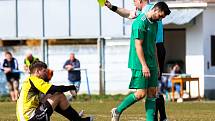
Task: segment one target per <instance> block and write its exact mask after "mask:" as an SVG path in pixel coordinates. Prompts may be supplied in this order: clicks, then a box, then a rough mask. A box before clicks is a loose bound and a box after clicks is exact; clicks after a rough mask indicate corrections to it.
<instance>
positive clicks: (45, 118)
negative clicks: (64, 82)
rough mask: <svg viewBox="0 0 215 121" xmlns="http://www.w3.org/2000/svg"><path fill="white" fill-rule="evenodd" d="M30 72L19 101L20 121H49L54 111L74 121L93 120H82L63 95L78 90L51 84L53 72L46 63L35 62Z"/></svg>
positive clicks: (17, 111) (84, 119) (18, 113)
mask: <svg viewBox="0 0 215 121" xmlns="http://www.w3.org/2000/svg"><path fill="white" fill-rule="evenodd" d="M29 70H30V76H29V77H28V78H27V79H26V80H25V81H24V82H23V85H22V89H21V93H20V97H19V99H18V101H17V108H16V114H17V118H18V121H49V120H50V116H51V115H52V113H53V111H56V112H57V113H59V114H61V115H63V116H64V117H66V118H67V119H69V120H72V121H92V120H93V119H92V117H86V118H81V117H80V116H79V114H78V113H77V112H76V111H75V110H74V109H73V108H72V107H71V106H70V104H69V102H68V100H67V98H66V97H65V95H64V94H63V92H66V91H72V90H73V91H74V90H76V87H75V86H74V85H71V86H55V85H52V84H51V83H49V80H50V79H51V77H52V76H50V74H52V72H51V71H50V70H49V69H48V68H47V65H46V64H45V63H44V62H41V61H35V62H33V63H32V64H31V65H30V67H29ZM50 72H51V73H50Z"/></svg>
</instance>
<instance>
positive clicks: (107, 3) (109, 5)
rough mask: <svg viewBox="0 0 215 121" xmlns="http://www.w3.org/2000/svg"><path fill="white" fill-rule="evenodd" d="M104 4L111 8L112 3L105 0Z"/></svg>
mask: <svg viewBox="0 0 215 121" xmlns="http://www.w3.org/2000/svg"><path fill="white" fill-rule="evenodd" d="M105 6H107V7H108V8H109V9H110V8H112V4H111V3H110V2H109V1H108V0H106V2H105Z"/></svg>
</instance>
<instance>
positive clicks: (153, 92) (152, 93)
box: [147, 88, 157, 98]
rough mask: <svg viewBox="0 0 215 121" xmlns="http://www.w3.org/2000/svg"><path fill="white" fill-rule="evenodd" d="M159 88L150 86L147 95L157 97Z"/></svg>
mask: <svg viewBox="0 0 215 121" xmlns="http://www.w3.org/2000/svg"><path fill="white" fill-rule="evenodd" d="M156 93H157V89H156V88H149V89H148V91H147V97H149V98H154V97H156Z"/></svg>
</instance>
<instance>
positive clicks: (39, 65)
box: [29, 60, 47, 74]
mask: <svg viewBox="0 0 215 121" xmlns="http://www.w3.org/2000/svg"><path fill="white" fill-rule="evenodd" d="M43 68H45V69H46V68H47V65H46V64H45V63H44V62H42V61H39V60H37V61H34V62H33V63H32V64H31V65H30V66H29V70H30V74H33V73H35V70H36V69H38V70H41V69H43Z"/></svg>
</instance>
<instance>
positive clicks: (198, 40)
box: [186, 14, 205, 96]
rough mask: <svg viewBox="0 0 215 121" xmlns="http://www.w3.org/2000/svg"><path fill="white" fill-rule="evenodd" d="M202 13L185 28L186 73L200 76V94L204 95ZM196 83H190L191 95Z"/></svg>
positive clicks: (195, 90) (195, 91)
mask: <svg viewBox="0 0 215 121" xmlns="http://www.w3.org/2000/svg"><path fill="white" fill-rule="evenodd" d="M202 17H203V16H202V14H200V15H199V16H197V17H196V19H195V22H194V24H193V25H192V26H188V27H187V28H186V73H188V74H191V75H192V76H193V77H199V78H200V95H201V96H203V95H204V88H205V87H204V55H203V54H204V53H203V49H204V48H203V31H202V27H203V24H202ZM197 87H198V86H197V83H191V89H192V92H191V95H193V94H194V95H197V94H198V93H197V91H198V90H197V89H198V88H197Z"/></svg>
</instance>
